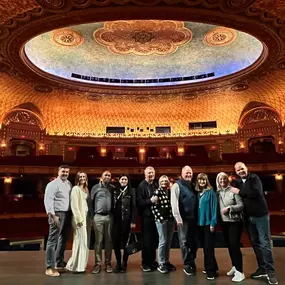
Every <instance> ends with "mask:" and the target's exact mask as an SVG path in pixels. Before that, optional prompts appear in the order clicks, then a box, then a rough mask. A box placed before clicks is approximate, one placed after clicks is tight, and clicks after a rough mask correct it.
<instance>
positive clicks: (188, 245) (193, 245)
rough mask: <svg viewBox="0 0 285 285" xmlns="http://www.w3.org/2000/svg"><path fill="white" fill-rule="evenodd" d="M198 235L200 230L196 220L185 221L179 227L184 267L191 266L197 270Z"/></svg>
mask: <svg viewBox="0 0 285 285" xmlns="http://www.w3.org/2000/svg"><path fill="white" fill-rule="evenodd" d="M197 234H198V228H197V222H196V220H195V219H187V220H184V221H183V225H182V226H178V238H179V244H180V248H181V254H182V259H183V263H184V267H189V266H191V267H193V268H194V269H196V265H195V258H196V254H197Z"/></svg>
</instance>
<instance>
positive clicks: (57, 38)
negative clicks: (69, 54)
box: [51, 29, 84, 47]
mask: <svg viewBox="0 0 285 285" xmlns="http://www.w3.org/2000/svg"><path fill="white" fill-rule="evenodd" d="M51 40H52V41H53V42H54V43H55V44H57V45H60V46H64V47H76V46H79V45H81V44H82V43H83V42H84V38H83V37H82V35H81V34H80V33H79V32H76V31H73V30H71V29H60V30H55V31H53V32H52V35H51Z"/></svg>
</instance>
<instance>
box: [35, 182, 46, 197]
mask: <svg viewBox="0 0 285 285" xmlns="http://www.w3.org/2000/svg"><path fill="white" fill-rule="evenodd" d="M36 193H37V198H39V199H43V198H44V193H45V185H44V181H43V179H41V178H40V179H38V180H37V188H36Z"/></svg>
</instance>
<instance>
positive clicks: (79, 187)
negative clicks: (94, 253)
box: [66, 172, 89, 273]
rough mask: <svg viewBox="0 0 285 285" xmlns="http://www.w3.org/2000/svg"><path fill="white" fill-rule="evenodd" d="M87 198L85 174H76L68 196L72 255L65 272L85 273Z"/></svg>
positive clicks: (86, 256)
mask: <svg viewBox="0 0 285 285" xmlns="http://www.w3.org/2000/svg"><path fill="white" fill-rule="evenodd" d="M87 198H88V178H87V174H86V173H85V172H78V173H77V174H76V177H75V186H74V187H73V188H72V190H71V195H70V205H71V211H72V214H73V216H72V226H73V229H74V236H73V245H72V255H71V257H70V259H69V261H68V263H67V265H66V269H67V270H69V271H72V272H77V273H79V272H84V271H85V269H86V266H87V262H88V255H89V248H88V244H87V228H86V220H87V213H88V205H87Z"/></svg>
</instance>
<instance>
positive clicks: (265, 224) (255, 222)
mask: <svg viewBox="0 0 285 285" xmlns="http://www.w3.org/2000/svg"><path fill="white" fill-rule="evenodd" d="M235 171H236V174H237V175H238V176H239V177H240V179H238V180H236V187H237V188H238V189H236V188H232V190H231V191H232V192H233V193H235V194H238V195H240V197H241V198H242V200H243V204H244V216H245V217H244V220H245V226H246V228H247V231H248V234H249V237H250V240H251V243H252V247H253V249H254V252H255V255H256V260H257V264H258V269H257V270H256V272H254V273H252V274H251V278H253V279H257V278H262V277H267V281H268V283H269V284H278V281H277V279H276V276H275V269H274V259H273V254H272V248H271V242H270V240H271V237H270V225H269V212H268V207H267V203H266V200H265V197H264V193H263V187H262V183H261V180H260V178H259V177H258V176H257V175H256V174H253V173H249V172H248V169H247V167H246V165H245V164H244V163H243V162H237V163H236V164H235Z"/></svg>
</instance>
